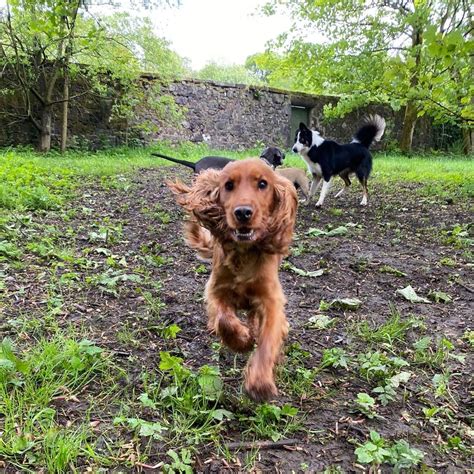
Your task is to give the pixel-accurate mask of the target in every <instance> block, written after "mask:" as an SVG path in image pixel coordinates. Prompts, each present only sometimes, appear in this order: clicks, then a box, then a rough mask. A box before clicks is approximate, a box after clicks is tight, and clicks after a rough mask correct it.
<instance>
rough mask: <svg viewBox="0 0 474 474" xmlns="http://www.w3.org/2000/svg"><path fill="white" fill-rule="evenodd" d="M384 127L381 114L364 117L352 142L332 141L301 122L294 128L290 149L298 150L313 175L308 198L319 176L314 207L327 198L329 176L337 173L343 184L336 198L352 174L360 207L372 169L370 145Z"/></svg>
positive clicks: (366, 193) (381, 133) (378, 136)
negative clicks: (357, 185)
mask: <svg viewBox="0 0 474 474" xmlns="http://www.w3.org/2000/svg"><path fill="white" fill-rule="evenodd" d="M384 130H385V120H384V119H383V118H382V117H380V115H372V116H369V117H367V118H366V119H365V120H364V124H363V125H362V126H361V127H360V128H359V130H357V132H356V134H355V135H354V139H353V140H352V142H351V143H348V144H344V145H340V144H338V143H336V142H334V141H331V140H325V139H324V138H323V137H322V136H321V135H320V134H319V132H316V131H315V130H310V129H309V128H308V127H307V126H306V125H305V124H304V123H300V126H299V129H298V130H297V131H296V137H295V144H294V145H293V151H294V152H295V153H299V154H300V155H301V156H302V157H303V159H304V161H305V162H306V165H307V166H308V170H309V172H310V173H311V174H312V175H313V181H312V183H311V188H310V192H309V195H310V198H311V196H313V195H314V193H315V192H316V189H317V188H318V186H319V184H320V182H321V178H322V180H323V186H322V188H321V194H320V196H319V199H318V202H317V203H316V206H318V207H319V206H322V205H323V202H324V198H325V197H326V195H327V193H328V191H329V187H330V185H331V179H332V177H333V176H336V175H339V176H340V177H341V178H342V179H343V180H344V183H345V186H344V188H342V189H341V190H340V191H339V192H338V193H337V194H336V197H338V196H340V195H341V194H343V193H344V191H345V190H346V189H347V188H348V187H349V186H350V185H351V181H350V179H349V175H350V174H351V173H355V175H356V176H357V179H358V180H359V182H360V184H361V185H362V189H363V197H362V201H361V202H360V204H361V206H365V205H367V198H368V190H367V180H368V178H369V175H370V171H371V170H372V155H371V154H370V152H369V146H370V145H371V144H372V142H373V141H374V140H375V141H379V140H380V139H381V138H382V135H383V132H384Z"/></svg>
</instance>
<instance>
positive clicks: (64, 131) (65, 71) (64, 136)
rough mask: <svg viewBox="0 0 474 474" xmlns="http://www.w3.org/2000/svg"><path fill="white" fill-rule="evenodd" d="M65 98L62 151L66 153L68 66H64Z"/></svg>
mask: <svg viewBox="0 0 474 474" xmlns="http://www.w3.org/2000/svg"><path fill="white" fill-rule="evenodd" d="M63 100H64V102H63V113H62V116H63V117H62V123H61V153H64V152H65V151H66V147H67V125H68V111H69V74H68V69H67V66H66V67H65V68H64V87H63Z"/></svg>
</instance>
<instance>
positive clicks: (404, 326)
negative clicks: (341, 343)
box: [356, 304, 421, 345]
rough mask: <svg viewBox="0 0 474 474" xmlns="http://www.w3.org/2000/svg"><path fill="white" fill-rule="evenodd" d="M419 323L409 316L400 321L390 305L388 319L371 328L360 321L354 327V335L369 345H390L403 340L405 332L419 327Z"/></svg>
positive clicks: (393, 307)
mask: <svg viewBox="0 0 474 474" xmlns="http://www.w3.org/2000/svg"><path fill="white" fill-rule="evenodd" d="M420 324H421V323H420V321H419V320H418V319H417V318H415V317H413V316H410V317H409V318H407V319H402V317H401V315H400V313H399V312H398V310H397V308H396V307H395V306H394V305H392V304H391V305H390V317H389V318H388V319H387V321H386V322H385V323H383V324H381V325H379V326H376V327H373V326H371V325H370V324H369V323H368V322H367V321H362V322H360V323H358V324H357V326H356V333H357V335H358V336H359V337H361V338H362V339H363V340H364V341H366V342H368V343H371V344H378V343H386V344H389V345H392V344H394V343H396V342H402V341H404V340H405V337H406V334H407V332H408V331H409V330H410V329H412V328H416V327H419V326H420Z"/></svg>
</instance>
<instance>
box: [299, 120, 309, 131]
mask: <svg viewBox="0 0 474 474" xmlns="http://www.w3.org/2000/svg"><path fill="white" fill-rule="evenodd" d="M300 130H309V128H308V127H307V126H306V125H305V124H304V123H303V122H300Z"/></svg>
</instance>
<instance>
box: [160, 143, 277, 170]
mask: <svg viewBox="0 0 474 474" xmlns="http://www.w3.org/2000/svg"><path fill="white" fill-rule="evenodd" d="M152 155H154V156H159V157H160V158H164V159H165V160H168V161H172V162H173V163H179V164H180V165H184V166H187V167H188V168H192V170H193V171H194V172H195V173H201V172H202V171H204V170H208V169H217V170H221V169H222V168H224V166H225V165H227V164H229V163H231V162H232V161H235V160H233V159H232V158H224V157H223V156H205V157H204V158H201V159H200V160H198V161H196V163H193V162H192V161H186V160H179V159H178V158H172V157H171V156H166V155H162V154H161V153H152ZM260 159H261V160H264V161H265V162H266V163H267V164H268V165H269V166H271V167H272V168H273V169H275V168H276V167H277V166H281V165H282V164H283V160H284V159H285V154H284V153H283V152H282V151H281V150H280V149H279V148H277V147H274V146H270V147H267V148H265V149H264V150H263V151H262V153H261V154H260Z"/></svg>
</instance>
